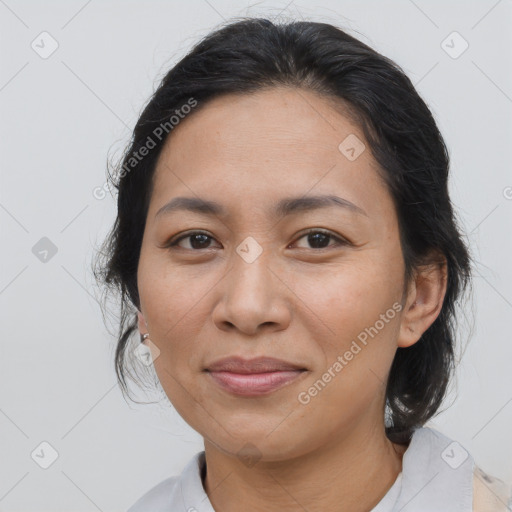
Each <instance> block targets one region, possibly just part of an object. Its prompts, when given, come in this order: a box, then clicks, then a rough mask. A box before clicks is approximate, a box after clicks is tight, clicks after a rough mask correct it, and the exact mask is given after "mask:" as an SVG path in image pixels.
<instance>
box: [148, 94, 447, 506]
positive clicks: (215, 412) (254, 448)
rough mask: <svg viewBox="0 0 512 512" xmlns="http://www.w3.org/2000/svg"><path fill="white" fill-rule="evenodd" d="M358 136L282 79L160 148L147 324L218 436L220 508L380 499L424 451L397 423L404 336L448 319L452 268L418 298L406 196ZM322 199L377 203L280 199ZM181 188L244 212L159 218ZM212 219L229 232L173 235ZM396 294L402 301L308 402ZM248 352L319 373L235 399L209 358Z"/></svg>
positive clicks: (419, 277)
mask: <svg viewBox="0 0 512 512" xmlns="http://www.w3.org/2000/svg"><path fill="white" fill-rule="evenodd" d="M349 134H355V135H356V136H357V137H358V138H359V139H360V140H361V141H363V142H365V141H364V136H363V134H362V132H361V130H360V129H359V128H358V126H357V125H355V124H353V123H352V122H351V121H350V120H349V119H348V117H346V116H344V115H343V114H342V111H341V110H340V109H336V108H333V104H332V103H331V102H329V101H328V100H327V99H326V98H325V97H322V96H320V95H317V94H316V93H314V92H312V91H309V90H305V89H293V88H286V87H281V88H272V89H268V90H264V91H258V92H256V93H252V94H246V95H229V96H224V97H220V98H217V99H215V100H213V101H211V102H209V103H207V104H206V105H205V106H204V107H203V108H201V109H200V110H198V111H197V112H194V113H193V114H191V115H189V116H188V117H187V118H185V119H184V120H183V121H181V122H180V124H179V125H178V126H177V127H175V128H174V130H173V132H172V134H171V136H170V137H169V138H168V140H167V141H166V145H165V147H164V149H163V152H162V154H161V155H160V159H159V161H158V165H157V168H156V171H155V186H154V190H153V194H152V197H151V202H150V205H149V212H148V217H147V222H146V226H145V232H144V238H143V243H142V249H141V255H140V262H139V267H138V287H139V294H140V298H141V311H140V312H139V315H138V317H139V330H140V332H141V333H142V334H143V333H147V332H149V334H150V340H151V342H152V343H154V344H155V345H156V346H157V347H158V349H159V350H160V354H159V356H158V357H157V358H156V359H155V361H154V364H155V370H156V372H157V375H158V377H159V380H160V382H161V384H162V386H163V389H164V390H165V392H166V394H167V396H168V397H169V399H170V401H171V402H172V404H173V405H174V406H175V408H176V410H177V411H178V412H179V414H180V415H181V416H182V417H183V418H184V419H185V421H186V422H187V423H188V424H189V425H191V427H192V428H194V429H195V430H196V431H197V432H199V433H200V434H201V435H202V436H203V437H204V445H205V453H206V463H207V472H206V477H205V478H204V481H203V485H204V487H205V490H206V492H207V493H208V495H209V499H210V501H211V503H212V505H213V507H214V509H215V510H222V511H223V512H231V511H235V510H236V511H238V510H240V507H241V506H243V507H244V508H245V509H246V510H252V511H267V512H268V511H274V510H276V511H277V510H279V511H280V512H282V511H283V510H298V509H300V508H302V507H304V508H305V509H307V510H309V511H320V510H337V511H351V512H364V511H366V512H367V511H368V510H370V509H371V508H372V507H374V506H375V505H376V504H377V503H378V502H379V501H380V500H381V499H382V497H383V496H384V495H385V494H386V492H387V491H388V490H389V488H390V487H391V485H392V484H393V482H394V481H395V479H396V477H397V476H398V474H399V472H400V471H401V469H402V457H403V453H404V451H405V450H406V448H407V446H406V445H403V446H401V445H397V444H394V443H392V442H390V441H389V440H388V439H387V437H386V435H385V430H384V403H385V402H384V401H385V395H384V392H385V382H386V379H387V376H388V374H389V370H390V367H391V364H392V361H393V358H394V355H395V352H396V349H397V347H408V346H410V345H412V344H414V343H416V342H417V341H418V339H419V338H420V336H421V334H422V333H423V332H424V331H425V330H426V329H427V328H428V327H429V326H430V325H431V324H432V322H433V321H434V320H435V318H436V317H437V316H438V314H439V312H440V310H441V306H442V299H443V297H444V294H445V292H446V274H445V271H444V268H445V267H443V266H441V267H425V268H422V269H418V272H417V274H416V277H415V279H413V280H412V281H411V282H410V283H409V284H408V287H407V292H406V293H403V292H404V289H405V288H404V284H405V283H404V280H403V275H404V262H403V257H402V253H401V248H400V243H399V231H398V220H397V217H396V212H395V209H394V206H393V203H392V200H391V196H390V194H389V192H388V190H387V188H386V186H385V185H384V183H383V182H382V180H381V179H380V177H379V175H378V172H377V166H376V163H375V161H374V160H373V157H372V155H371V153H370V151H369V146H368V145H367V144H366V142H365V144H366V150H365V151H363V152H362V153H361V154H360V155H359V156H358V158H356V159H355V160H354V161H350V160H349V159H348V158H346V156H345V155H344V154H342V153H341V152H340V150H339V149H338V145H339V144H340V143H341V142H342V141H343V140H344V139H345V138H346V137H347V136H348V135H349ZM306 194H307V195H308V196H309V195H313V194H314V195H317V194H334V195H336V196H339V197H341V198H345V199H347V200H349V201H351V202H352V203H354V204H355V205H357V206H358V207H359V208H361V209H363V210H364V211H365V213H366V215H358V214H356V213H354V212H352V211H350V210H348V209H342V208H336V207H329V208H322V209H318V210H314V211H308V212H298V213H294V214H292V215H289V216H287V217H284V218H277V217H273V216H272V214H271V210H272V207H273V205H274V204H275V203H276V202H277V201H279V200H280V199H282V198H284V197H290V196H304V195H306ZM178 196H189V197H201V198H205V199H210V200H215V201H218V202H220V203H222V205H224V206H225V208H226V211H227V214H226V215H219V216H207V215H201V214H199V213H193V212H187V211H179V212H173V213H169V214H168V215H161V216H158V217H156V218H155V214H156V212H157V211H158V210H159V209H160V208H161V207H162V206H163V205H164V204H166V203H167V202H168V201H169V200H171V199H172V198H174V197H178ZM307 228H318V229H322V230H328V231H329V232H331V233H332V235H333V236H334V237H336V236H338V237H340V238H342V239H346V240H348V242H349V245H338V243H337V241H336V239H335V238H330V239H329V238H326V239H324V241H323V242H321V243H323V245H321V246H320V248H316V247H315V246H314V245H312V243H311V242H310V241H308V237H307V236H304V231H305V230H306V229H307ZM198 229H199V230H203V231H205V232H207V234H208V235H209V236H210V237H212V238H208V239H206V241H204V240H201V239H199V240H198V239H197V237H195V238H194V237H192V238H185V239H182V240H181V241H180V242H179V247H174V248H169V247H165V245H166V243H167V242H168V241H169V240H171V238H173V237H174V239H176V238H179V237H177V236H176V235H178V234H180V236H181V235H182V234H184V232H186V231H192V230H198ZM249 236H250V237H253V238H254V239H255V240H256V241H257V243H258V244H259V246H260V247H261V249H262V253H261V254H260V255H259V257H258V258H257V259H255V260H254V261H252V262H251V263H248V262H247V261H245V260H244V259H243V258H242V257H241V256H240V255H239V254H238V253H237V251H236V248H237V247H238V246H239V245H240V244H241V242H242V241H244V240H245V239H246V238H247V237H249ZM309 240H311V239H309ZM200 242H203V245H201V243H200ZM194 243H195V245H192V244H194ZM313 244H314V241H313ZM203 247H204V248H203ZM321 247H325V248H321ZM394 303H398V304H400V305H401V306H402V310H401V311H400V312H399V313H397V314H396V315H395V316H394V318H393V319H391V320H389V321H388V322H387V323H386V324H385V326H384V328H382V329H381V330H379V332H378V334H377V335H374V336H373V338H371V337H370V338H369V339H368V343H367V345H365V346H363V345H361V344H360V345H361V346H362V350H361V351H360V352H359V353H358V354H357V355H355V356H354V357H353V359H352V360H351V361H349V362H348V364H347V365H346V366H344V368H343V369H342V370H341V372H339V374H338V375H337V376H336V377H335V378H333V379H332V380H331V381H330V382H329V383H328V384H327V385H326V386H325V387H324V388H323V389H322V390H321V391H320V392H319V393H318V394H317V395H316V396H314V397H312V398H311V400H310V402H309V403H308V404H302V403H300V402H299V401H298V399H297V397H298V394H299V393H300V392H301V391H307V390H308V388H310V387H311V386H312V385H313V384H314V383H315V382H316V381H317V380H318V379H319V378H321V377H322V374H323V373H324V372H325V371H326V370H327V369H328V368H329V367H332V365H333V363H334V362H335V361H336V360H337V357H338V356H339V355H342V356H343V354H344V353H345V352H346V351H347V350H348V349H349V348H350V346H351V343H352V341H353V340H355V339H357V336H358V334H359V333H361V332H362V331H364V329H365V328H367V327H370V326H374V324H375V322H376V321H377V320H378V319H379V318H380V316H379V315H381V314H385V313H386V311H388V310H389V309H390V308H391V307H392V305H393V304H394ZM231 355H240V356H243V357H246V358H252V357H257V356H261V355H265V356H272V357H276V358H281V359H284V360H287V361H291V362H294V363H300V364H301V365H302V366H303V367H305V368H307V370H308V371H307V372H305V373H303V374H302V375H301V376H300V377H299V378H298V379H296V380H295V381H293V382H291V383H289V384H288V385H286V386H285V387H283V388H281V389H279V390H278V391H275V392H273V393H271V394H270V395H267V396H264V397H249V398H248V397H239V396H234V395H231V394H229V393H227V392H225V391H223V390H222V389H220V388H219V387H217V386H216V385H215V384H213V383H212V381H211V380H210V376H209V375H208V374H207V373H205V372H204V371H203V370H204V368H205V367H206V366H207V365H208V364H209V363H211V362H212V361H214V360H217V359H219V358H222V357H226V356H231ZM240 450H242V452H243V453H248V454H249V458H248V459H247V458H242V457H240V456H239V455H238V453H239V451H240ZM251 457H252V458H251Z"/></svg>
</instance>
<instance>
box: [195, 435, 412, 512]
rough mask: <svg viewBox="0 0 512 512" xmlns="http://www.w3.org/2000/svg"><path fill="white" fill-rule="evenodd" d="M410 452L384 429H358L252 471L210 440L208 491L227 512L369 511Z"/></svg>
mask: <svg viewBox="0 0 512 512" xmlns="http://www.w3.org/2000/svg"><path fill="white" fill-rule="evenodd" d="M406 449H407V446H406V445H397V444H394V443H392V442H391V441H389V439H388V438H387V437H386V435H385V431H384V425H381V426H379V427H378V428H376V427H374V428H367V429H362V428H361V426H358V428H357V429H353V430H352V431H351V432H350V433H349V434H347V432H343V434H342V435H339V436H338V437H335V436H333V438H332V439H331V441H330V442H329V443H328V444H326V445H323V446H322V447H319V448H317V449H315V450H313V451H309V452H307V453H304V454H302V455H299V456H297V457H294V458H292V459H287V460H278V461H275V460H268V457H262V459H261V460H260V461H259V462H258V463H257V464H255V465H254V466H251V467H247V466H246V465H244V464H243V463H242V462H241V461H240V460H239V459H238V458H237V457H236V455H232V454H226V453H225V452H222V451H220V450H219V449H218V448H217V447H216V446H215V445H213V444H212V443H210V442H209V441H207V440H205V456H206V466H207V469H206V478H205V481H204V488H205V490H206V493H207V494H208V496H209V499H210V502H211V503H212V506H213V508H214V509H215V510H222V512H235V511H237V512H238V511H239V510H240V509H241V508H243V509H246V510H247V509H248V510H251V511H254V512H260V511H261V512H263V511H265V512H273V511H279V512H283V511H288V510H289V511H292V510H293V511H296V510H298V509H299V508H303V509H305V510H336V511H339V512H348V511H350V512H367V511H368V510H371V509H372V508H373V507H375V506H376V505H377V504H378V503H379V501H380V500H381V499H382V498H383V497H384V495H385V494H386V493H387V491H388V490H389V488H390V487H391V486H392V485H393V483H394V481H395V480H396V478H397V476H398V474H399V473H400V471H401V470H402V456H403V453H404V452H405V450H406Z"/></svg>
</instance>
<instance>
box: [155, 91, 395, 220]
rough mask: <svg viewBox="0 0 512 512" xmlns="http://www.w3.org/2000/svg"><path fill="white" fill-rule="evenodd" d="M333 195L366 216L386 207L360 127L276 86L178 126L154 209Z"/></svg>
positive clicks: (215, 103) (327, 104)
mask: <svg viewBox="0 0 512 512" xmlns="http://www.w3.org/2000/svg"><path fill="white" fill-rule="evenodd" d="M354 143H355V144H356V146H355V148H356V151H357V153H356V156H357V157H356V158H355V159H353V158H348V156H351V155H354V152H352V153H347V152H346V150H347V148H348V149H350V148H349V146H354ZM340 144H341V147H340ZM365 146H366V147H365ZM347 155H348V156H347ZM333 191H336V192H339V195H340V196H342V197H344V198H346V199H347V200H349V201H351V202H353V203H356V204H359V205H360V206H361V208H364V209H365V210H367V211H368V210H372V206H373V209H374V210H376V208H375V206H376V202H379V201H381V202H382V201H384V203H381V206H382V207H386V200H387V201H390V198H389V197H388V193H387V190H386V189H385V185H384V184H383V183H382V181H381V179H380V177H379V175H378V172H377V169H376V164H375V162H374V160H373V157H372V156H371V153H370V151H369V147H368V145H367V144H366V141H365V140H364V136H363V134H362V132H361V130H360V128H359V127H358V126H357V125H356V124H355V123H353V122H352V121H351V120H350V119H349V118H348V117H347V116H346V115H343V114H342V112H341V110H340V109H338V108H334V105H333V102H332V101H329V100H327V99H326V98H325V97H322V96H320V95H318V94H317V93H315V92H312V91H309V90H305V89H293V88H287V87H279V88H271V89H266V90H262V91H258V92H255V93H250V94H243V95H242V94H236V95H233V94H230V95H225V96H221V97H219V98H216V99H214V100H211V101H209V102H208V103H206V104H205V105H204V106H203V107H201V108H200V109H199V110H198V111H195V112H193V113H192V114H191V115H190V116H189V117H186V118H185V119H184V120H182V121H181V122H180V124H179V125H177V126H176V127H175V128H174V129H173V131H172V132H171V134H170V135H169V137H168V139H167V141H166V144H165V146H164V148H163V150H162V153H161V155H160V158H159V160H158V164H157V168H156V175H155V187H154V192H153V195H154V197H153V198H152V203H157V204H158V203H159V204H160V206H161V205H162V204H163V202H166V201H168V200H169V199H171V198H172V197H175V196H180V195H188V196H190V195H198V196H201V197H205V196H209V195H211V194H212V193H214V192H215V193H216V196H217V198H220V199H223V200H224V201H226V202H229V201H237V200H238V202H240V199H242V198H243V197H245V196H247V198H248V197H249V196H251V197H254V196H258V197H260V198H261V201H262V202H264V199H266V198H268V199H269V200H271V201H276V200H278V199H280V198H281V197H283V196H290V195H295V196H297V195H305V194H308V193H332V192H333ZM153 200H154V201H153ZM361 203H364V204H361ZM390 204H391V203H390V202H388V203H387V206H388V207H389V206H390ZM242 206H243V203H242ZM156 207H157V205H155V208H156ZM374 213H375V214H379V212H377V211H374Z"/></svg>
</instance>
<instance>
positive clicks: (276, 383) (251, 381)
mask: <svg viewBox="0 0 512 512" xmlns="http://www.w3.org/2000/svg"><path fill="white" fill-rule="evenodd" d="M205 371H206V372H207V373H208V375H209V376H210V377H211V379H212V380H213V381H214V382H215V383H216V384H217V385H218V386H220V387H221V388H222V389H223V390H225V391H227V392H229V393H232V394H235V395H241V396H260V395H267V394H270V393H272V392H274V391H277V390H278V389H280V388H282V387H284V386H286V385H287V384H289V383H291V382H292V381H294V380H296V379H297V378H299V377H300V376H301V375H303V374H304V373H306V372H307V370H306V368H304V366H302V365H300V364H295V363H290V362H287V361H283V360H281V359H275V358H272V357H258V358H255V359H244V358H242V357H228V358H224V359H220V360H218V361H215V362H214V363H212V364H210V365H208V367H207V368H206V369H205Z"/></svg>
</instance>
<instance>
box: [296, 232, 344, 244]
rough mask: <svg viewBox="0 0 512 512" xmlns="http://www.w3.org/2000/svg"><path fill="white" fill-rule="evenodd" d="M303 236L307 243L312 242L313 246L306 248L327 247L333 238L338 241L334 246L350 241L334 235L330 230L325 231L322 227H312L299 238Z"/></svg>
mask: <svg viewBox="0 0 512 512" xmlns="http://www.w3.org/2000/svg"><path fill="white" fill-rule="evenodd" d="M302 238H306V240H307V243H308V244H310V246H311V247H306V249H308V248H312V249H327V248H328V247H329V242H331V240H334V241H335V242H336V243H335V244H334V247H336V246H340V245H348V242H347V241H346V240H343V239H342V238H340V237H338V236H336V235H334V234H333V233H331V232H330V231H324V230H321V229H311V230H309V231H308V232H306V233H304V234H303V235H302V236H301V237H300V238H298V239H297V240H301V239H302Z"/></svg>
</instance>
